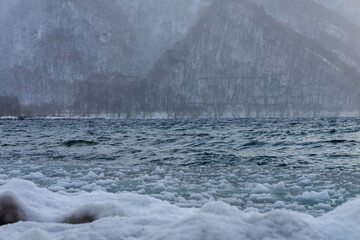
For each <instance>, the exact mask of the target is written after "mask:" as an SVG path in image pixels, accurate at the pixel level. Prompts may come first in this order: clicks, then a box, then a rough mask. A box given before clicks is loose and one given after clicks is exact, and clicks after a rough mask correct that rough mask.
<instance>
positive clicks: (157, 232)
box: [0, 180, 360, 240]
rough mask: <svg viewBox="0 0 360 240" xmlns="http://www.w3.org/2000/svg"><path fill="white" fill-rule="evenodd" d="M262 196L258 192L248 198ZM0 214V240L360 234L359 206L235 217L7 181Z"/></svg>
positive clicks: (213, 205) (234, 239)
mask: <svg viewBox="0 0 360 240" xmlns="http://www.w3.org/2000/svg"><path fill="white" fill-rule="evenodd" d="M278 187H281V186H278ZM263 191H264V189H262V187H261V186H258V187H257V189H256V190H254V192H263ZM303 197H304V198H314V199H316V198H323V197H326V196H325V195H324V194H318V195H314V194H313V195H312V193H309V194H308V195H306V196H303ZM9 206H11V207H9ZM0 209H7V211H5V212H4V211H0V219H1V221H4V219H7V220H9V221H12V222H15V223H12V224H6V225H3V226H0V239H1V240H5V239H6V240H8V239H13V240H18V239H19V240H31V239H37V240H41V239H47V240H48V239H52V240H56V239H78V240H82V239H150V240H151V239H153V240H155V239H156V240H162V239H164V240H165V239H166V240H188V239H193V240H200V239H206V240H219V239H221V240H238V239H243V240H254V239H259V240H260V239H302V240H307V239H309V240H310V239H311V240H313V239H320V240H321V239H324V240H325V239H326V240H337V239H339V240H340V239H348V240H356V239H358V233H359V232H360V218H359V215H360V199H355V200H353V201H350V202H348V203H345V204H344V205H342V206H340V207H338V208H336V209H335V210H333V211H331V212H329V213H327V214H325V215H323V216H322V217H318V218H315V217H313V216H310V215H306V214H302V213H296V212H291V211H287V210H273V211H271V212H269V213H266V214H261V213H257V212H254V211H252V210H251V209H250V210H247V211H241V210H240V209H238V208H236V207H233V206H230V205H228V204H226V203H223V202H216V201H212V202H209V203H207V204H205V205H204V206H202V207H201V208H181V207H177V206H174V205H171V204H169V203H168V202H163V201H160V200H158V199H155V198H152V197H148V196H143V195H138V194H132V193H117V194H115V193H107V192H103V191H95V192H91V193H86V192H81V193H76V194H70V193H65V192H60V193H53V192H50V191H48V190H46V189H43V188H39V187H37V186H36V185H35V184H33V183H32V182H29V181H25V180H9V181H8V182H7V183H6V184H4V185H2V186H0ZM16 218H17V219H16ZM13 220H14V221H13ZM15 220H17V221H15ZM2 223H3V224H4V223H5V222H2Z"/></svg>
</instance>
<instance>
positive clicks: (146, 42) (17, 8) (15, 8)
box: [0, 0, 200, 104]
mask: <svg viewBox="0 0 360 240" xmlns="http://www.w3.org/2000/svg"><path fill="white" fill-rule="evenodd" d="M8 2H9V3H8ZM10 2H11V1H8V0H6V1H5V2H3V1H2V3H1V6H2V7H1V9H2V11H1V13H2V14H1V15H2V17H1V19H2V20H1V22H0V29H2V31H1V36H0V41H1V45H0V53H1V54H0V56H1V61H0V70H1V75H0V80H1V84H2V85H1V86H0V89H1V90H0V95H17V96H18V97H19V98H20V100H21V102H22V103H39V102H52V101H56V102H61V103H64V104H69V103H70V102H71V101H72V100H73V97H72V96H73V95H74V93H73V92H72V84H71V83H72V82H74V81H79V80H80V81H81V80H85V79H87V78H88V77H90V76H91V75H92V74H97V73H101V72H106V73H107V72H119V73H121V74H125V75H132V76H143V75H146V74H147V72H148V71H149V69H151V67H152V65H153V63H154V62H155V61H156V59H157V58H158V57H159V56H160V55H161V54H162V53H163V52H164V51H165V50H166V49H167V48H170V47H172V45H173V44H174V43H175V42H176V41H178V40H180V39H182V38H183V37H184V36H185V35H186V33H187V30H188V28H189V27H190V26H191V25H192V24H193V23H194V22H195V21H196V16H197V14H196V13H197V11H198V9H199V7H200V1H199V0H183V1H176V0H152V1H147V0H132V1H128V0H107V1H102V0H51V1H50V0H22V1H20V0H16V1H14V2H12V3H11V4H10ZM58 92H59V93H58ZM67 93H69V94H67ZM64 94H65V95H68V96H67V97H63V96H64Z"/></svg>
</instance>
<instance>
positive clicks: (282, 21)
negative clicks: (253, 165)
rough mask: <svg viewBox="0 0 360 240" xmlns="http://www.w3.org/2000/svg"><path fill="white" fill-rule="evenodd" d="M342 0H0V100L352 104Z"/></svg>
mask: <svg viewBox="0 0 360 240" xmlns="http://www.w3.org/2000/svg"><path fill="white" fill-rule="evenodd" d="M341 2H344V4H343V5H342V6H341V7H339V4H340V1H337V0H334V1H328V0H303V1H297V0H271V1H269V0H216V1H215V0H213V1H212V0H182V1H178V0H133V1H128V0H108V1H100V0H51V1H50V0H14V1H10V0H3V1H1V2H0V29H1V31H0V96H17V97H18V98H19V100H20V103H22V104H40V103H52V104H55V105H58V107H59V108H60V109H63V110H64V109H65V110H69V111H76V112H77V113H79V112H80V113H81V114H89V113H95V114H98V113H102V112H109V111H110V112H113V111H115V113H116V114H119V115H120V114H121V113H122V112H124V111H125V112H127V115H129V113H130V112H131V113H133V112H134V111H135V112H154V111H165V112H168V113H170V114H175V115H176V114H184V115H189V114H190V113H191V114H194V115H195V116H200V115H206V116H208V115H211V116H214V115H216V116H219V115H224V113H226V112H228V113H230V114H232V115H234V116H237V115H244V114H245V115H256V114H257V115H266V116H267V115H301V114H309V113H311V114H315V113H319V114H321V112H331V113H333V114H337V113H338V112H339V111H357V109H358V105H359V102H360V100H359V99H358V97H357V94H356V92H357V89H358V87H359V79H360V76H359V72H360V50H359V48H358V43H359V42H360V25H359V24H358V23H359V21H358V20H357V19H358V17H357V16H356V14H355V12H356V11H355V10H356V9H357V6H358V5H357V1H354V0H346V1H341ZM90 100H91V101H90ZM74 108H75V109H76V110H74ZM93 108H96V110H95V111H92V110H91V109H93Z"/></svg>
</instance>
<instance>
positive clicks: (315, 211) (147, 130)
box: [0, 118, 360, 216]
mask: <svg viewBox="0 0 360 240" xmlns="http://www.w3.org/2000/svg"><path fill="white" fill-rule="evenodd" d="M359 147H360V119H351V118H339V119H290V120H280V119H239V120H207V119H203V120H104V119H79V120H25V121H8V120H2V121H0V164H1V165H0V179H2V180H1V181H4V182H5V181H7V180H8V179H11V178H20V179H26V180H30V181H32V182H34V183H36V184H38V185H39V186H42V187H46V188H48V189H49V190H51V191H54V192H62V191H63V192H77V191H82V190H85V191H89V192H91V191H96V190H97V189H101V190H106V191H108V192H136V193H140V194H143V195H151V196H153V197H155V198H159V199H162V200H166V201H169V202H171V203H174V204H175V205H178V206H181V207H199V206H202V205H203V204H204V203H206V202H208V201H212V200H222V201H224V202H227V203H230V204H231V205H235V206H238V207H239V208H240V209H258V210H259V211H261V212H266V211H269V210H271V209H274V208H286V209H290V210H296V211H300V212H306V213H310V214H312V215H315V216H318V215H322V214H323V213H324V212H327V211H330V210H332V209H333V208H335V207H336V206H338V205H340V204H342V203H344V202H347V201H348V200H350V199H353V198H355V197H357V196H359V195H360V172H359V170H360V150H359ZM0 183H1V182H0Z"/></svg>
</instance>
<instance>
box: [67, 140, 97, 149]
mask: <svg viewBox="0 0 360 240" xmlns="http://www.w3.org/2000/svg"><path fill="white" fill-rule="evenodd" d="M97 144H98V143H97V142H95V141H87V140H69V141H66V142H64V143H63V145H64V146H66V147H73V146H92V145H97Z"/></svg>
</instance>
